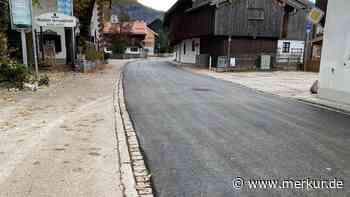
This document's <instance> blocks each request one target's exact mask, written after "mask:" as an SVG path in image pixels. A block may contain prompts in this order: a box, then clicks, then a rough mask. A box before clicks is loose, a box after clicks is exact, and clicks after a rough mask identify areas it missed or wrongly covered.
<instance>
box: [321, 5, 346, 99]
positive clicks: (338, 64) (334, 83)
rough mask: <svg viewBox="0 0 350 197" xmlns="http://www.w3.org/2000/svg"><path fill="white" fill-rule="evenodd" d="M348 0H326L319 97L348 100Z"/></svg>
mask: <svg viewBox="0 0 350 197" xmlns="http://www.w3.org/2000/svg"><path fill="white" fill-rule="evenodd" d="M349 8H350V1H349V0H333V1H328V11H327V20H326V27H325V34H324V42H323V51H322V58H321V69H320V70H321V71H320V93H319V96H320V97H321V98H325V99H330V100H335V101H338V102H343V103H348V104H350V12H349Z"/></svg>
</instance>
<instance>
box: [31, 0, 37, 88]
mask: <svg viewBox="0 0 350 197" xmlns="http://www.w3.org/2000/svg"><path fill="white" fill-rule="evenodd" d="M30 10H31V12H32V21H33V23H32V37H33V54H34V66H35V86H36V87H38V81H39V67H38V54H37V53H36V52H37V50H36V47H37V46H36V34H35V31H34V17H33V15H34V12H33V1H32V0H31V1H30Z"/></svg>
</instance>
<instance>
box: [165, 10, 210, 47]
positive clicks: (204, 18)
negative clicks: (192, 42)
mask: <svg viewBox="0 0 350 197" xmlns="http://www.w3.org/2000/svg"><path fill="white" fill-rule="evenodd" d="M214 12H215V9H214V7H209V6H207V7H203V8H201V9H198V10H193V11H189V12H177V13H175V14H174V15H173V16H172V17H171V22H170V27H169V39H170V42H171V44H176V43H177V42H179V41H181V40H184V39H188V38H193V37H201V36H208V35H213V33H214V19H215V16H214Z"/></svg>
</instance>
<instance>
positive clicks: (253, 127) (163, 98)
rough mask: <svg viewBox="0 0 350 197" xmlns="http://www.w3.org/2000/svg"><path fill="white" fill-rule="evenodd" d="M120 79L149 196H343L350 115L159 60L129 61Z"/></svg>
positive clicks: (349, 163)
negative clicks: (268, 182) (262, 183)
mask: <svg viewBox="0 0 350 197" xmlns="http://www.w3.org/2000/svg"><path fill="white" fill-rule="evenodd" d="M124 74H125V79H124V80H125V81H124V84H125V94H126V100H127V105H128V109H129V112H130V115H131V117H132V119H133V121H134V124H135V128H136V130H137V132H138V135H139V139H140V143H141V146H142V148H143V151H144V153H145V156H146V159H147V161H146V162H147V164H148V167H149V168H150V170H151V173H152V176H153V184H154V187H155V190H156V192H157V193H156V195H157V196H159V197H221V196H223V197H224V196H225V197H226V196H242V197H243V196H244V197H253V196H257V197H263V196H266V197H275V196H283V197H285V196H288V197H289V196H290V197H295V196H315V197H316V196H317V197H320V196H332V197H333V196H339V197H345V196H350V192H349V191H350V190H349V189H350V188H349V181H350V116H346V115H343V114H339V113H335V112H331V111H327V110H324V109H319V108H316V107H313V106H309V105H306V104H303V103H298V102H296V101H294V100H290V99H284V98H280V97H276V96H272V95H268V94H263V93H257V92H255V91H253V90H251V89H248V88H244V87H241V86H239V85H236V84H233V83H229V82H225V81H221V80H217V79H213V78H209V77H205V76H200V75H195V74H192V73H189V72H186V71H184V70H181V69H178V68H176V67H174V66H172V65H171V64H169V63H166V62H161V61H139V62H136V63H132V64H130V65H128V66H127V67H126V68H125V72H124ZM262 83H263V81H262ZM236 177H242V178H244V179H245V180H249V179H278V180H283V179H292V180H295V181H298V180H303V179H306V178H312V179H334V178H338V179H339V180H343V181H344V187H345V188H344V189H336V190H328V189H323V190H322V189H316V190H315V189H313V190H309V191H306V190H305V189H304V190H303V189H285V190H283V189H274V190H273V189H271V190H263V189H259V190H258V189H255V190H254V189H248V187H249V186H247V185H243V186H242V189H241V190H234V189H233V187H232V180H233V179H235V178H236ZM305 187H306V186H305Z"/></svg>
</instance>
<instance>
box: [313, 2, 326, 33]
mask: <svg viewBox="0 0 350 197" xmlns="http://www.w3.org/2000/svg"><path fill="white" fill-rule="evenodd" d="M316 6H317V7H318V8H320V9H321V10H323V11H324V12H325V13H327V6H328V0H316ZM325 23H326V17H323V19H322V20H321V25H322V26H323V27H324V25H325Z"/></svg>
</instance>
